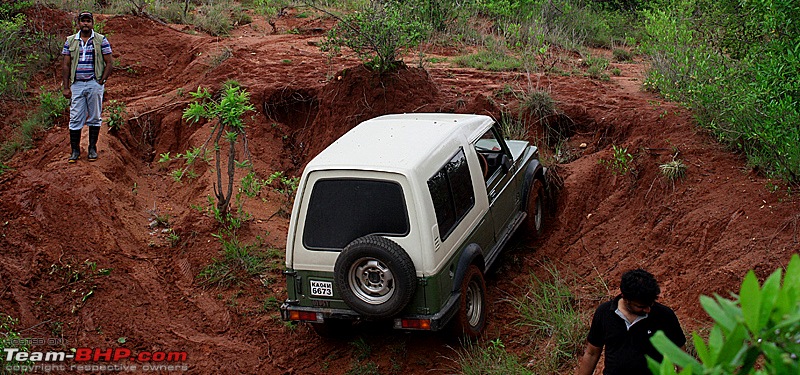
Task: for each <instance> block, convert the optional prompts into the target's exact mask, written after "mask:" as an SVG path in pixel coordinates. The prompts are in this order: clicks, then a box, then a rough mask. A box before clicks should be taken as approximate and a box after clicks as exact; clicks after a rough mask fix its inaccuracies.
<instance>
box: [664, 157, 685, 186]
mask: <svg viewBox="0 0 800 375" xmlns="http://www.w3.org/2000/svg"><path fill="white" fill-rule="evenodd" d="M658 168H659V169H660V170H661V174H662V175H664V177H666V178H667V179H668V180H670V181H675V180H679V179H681V178H683V177H685V176H686V164H684V163H683V161H681V160H680V159H676V160H673V161H670V162H668V163H664V164H661V165H659V166H658Z"/></svg>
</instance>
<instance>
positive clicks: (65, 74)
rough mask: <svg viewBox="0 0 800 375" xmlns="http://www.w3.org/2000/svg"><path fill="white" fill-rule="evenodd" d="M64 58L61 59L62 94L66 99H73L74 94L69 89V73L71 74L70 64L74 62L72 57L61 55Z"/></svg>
mask: <svg viewBox="0 0 800 375" xmlns="http://www.w3.org/2000/svg"><path fill="white" fill-rule="evenodd" d="M61 56H63V57H64V58H63V59H61V93H62V94H63V95H64V97H65V98H71V97H72V92H71V90H70V87H69V78H70V77H69V73H70V71H69V70H70V63H71V62H72V56H70V55H61Z"/></svg>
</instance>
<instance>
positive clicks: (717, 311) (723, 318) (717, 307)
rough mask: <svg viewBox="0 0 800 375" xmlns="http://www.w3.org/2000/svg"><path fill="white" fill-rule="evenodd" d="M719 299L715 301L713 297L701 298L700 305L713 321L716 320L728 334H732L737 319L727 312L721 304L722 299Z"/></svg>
mask: <svg viewBox="0 0 800 375" xmlns="http://www.w3.org/2000/svg"><path fill="white" fill-rule="evenodd" d="M717 297H718V298H717V300H716V301H715V300H714V299H713V298H711V297H708V296H700V304H701V305H702V306H703V309H704V310H706V312H707V313H708V316H710V317H711V319H714V321H715V322H717V324H719V325H720V326H721V327H722V328H724V329H725V331H726V332H730V331H732V330H733V328H734V327H735V326H736V319H735V317H733V316H731V315H729V314H728V313H726V312H725V310H724V309H723V308H722V305H721V304H720V302H719V299H721V297H719V296H717Z"/></svg>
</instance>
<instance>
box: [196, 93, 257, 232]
mask: <svg viewBox="0 0 800 375" xmlns="http://www.w3.org/2000/svg"><path fill="white" fill-rule="evenodd" d="M191 95H192V97H193V98H194V99H195V102H194V103H191V104H189V107H188V108H186V110H185V111H184V112H183V118H185V119H187V120H189V122H194V123H196V122H198V121H200V119H213V120H216V125H213V128H212V130H211V134H210V135H209V140H210V139H213V140H214V156H215V157H214V161H215V162H216V172H217V182H216V184H214V196H215V197H216V199H217V210H218V211H219V214H220V216H221V217H226V216H228V215H227V214H228V208H229V206H230V201H231V198H232V196H233V182H234V179H233V174H234V167H235V165H236V143H237V141H238V139H239V136H242V137H244V138H245V141H246V138H247V135H246V133H245V126H244V122H243V121H242V116H243V115H244V114H245V113H246V112H248V111H252V110H253V109H254V107H253V105H252V104H250V95H249V94H248V93H247V91H244V90H242V89H241V88H240V87H239V84H238V83H236V82H227V83H225V85H224V86H223V88H222V95H221V97H220V98H219V99H218V100H217V99H214V98H213V97H212V95H211V93H210V92H209V91H208V90H207V89H205V88H198V89H197V91H195V92H193V93H191ZM223 136H224V138H225V141H226V142H227V143H228V168H227V187H226V188H225V190H224V191H223V178H222V169H221V167H222V166H221V164H222V157H221V152H220V149H221V145H220V141H221V140H222V138H223ZM207 143H208V141H206V144H207ZM245 145H246V142H245ZM203 147H204V148H205V146H203ZM247 154H248V152H247V149H246V148H245V155H247Z"/></svg>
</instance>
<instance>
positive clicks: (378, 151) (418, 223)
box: [281, 114, 546, 336]
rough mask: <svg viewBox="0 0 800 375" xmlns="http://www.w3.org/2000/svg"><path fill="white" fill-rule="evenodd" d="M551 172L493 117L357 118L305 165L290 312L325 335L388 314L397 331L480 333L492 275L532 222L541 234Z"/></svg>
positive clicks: (293, 240) (290, 249) (294, 226)
mask: <svg viewBox="0 0 800 375" xmlns="http://www.w3.org/2000/svg"><path fill="white" fill-rule="evenodd" d="M545 173H546V170H545V168H543V167H542V166H541V164H539V160H538V150H537V148H536V147H535V146H531V145H529V144H528V142H527V141H519V140H505V139H504V138H503V136H502V134H501V132H500V127H499V126H497V125H496V124H495V122H494V121H493V120H492V118H490V117H487V116H480V115H463V114H401V115H386V116H381V117H377V118H374V119H372V120H369V121H366V122H363V123H361V124H359V125H358V126H356V127H355V128H353V129H352V130H350V131H349V132H347V133H346V134H345V135H343V136H342V137H341V138H339V139H338V140H337V141H335V142H334V143H333V144H331V145H330V146H329V147H328V148H326V149H325V150H324V151H322V152H321V153H320V154H319V155H317V156H316V157H315V158H314V159H313V160H311V161H310V162H309V163H308V165H307V166H306V168H305V170H304V171H303V175H302V177H301V179H300V183H299V186H298V189H297V196H296V198H295V202H294V208H293V211H292V216H291V221H290V223H289V233H288V236H287V243H286V271H285V274H286V278H287V293H288V299H287V300H286V301H285V302H284V303H283V304H282V306H281V316H282V318H283V319H284V320H291V321H306V322H310V323H312V325H313V327H314V328H315V330H317V332H318V333H320V334H325V333H329V332H331V330H332V329H335V328H337V327H341V326H342V325H343V324H350V321H353V320H359V319H364V320H390V319H391V320H393V325H394V327H395V328H398V329H412V330H431V331H436V330H440V329H442V328H444V327H445V326H446V325H447V323H448V322H450V321H453V323H454V324H453V327H454V328H455V329H456V330H458V331H459V332H462V333H464V334H467V335H469V336H477V335H479V334H480V333H481V331H482V330H483V328H484V325H485V321H486V311H487V305H486V298H485V293H486V284H485V282H484V276H483V275H484V273H485V272H486V270H487V269H489V268H490V267H491V266H492V264H493V263H494V262H495V260H497V257H498V255H499V254H500V251H501V250H502V248H503V246H504V245H505V244H506V242H507V241H508V240H509V238H510V237H511V235H512V234H513V233H514V232H515V230H516V229H517V228H518V227H519V226H520V225H521V224H522V223H523V222H526V221H527V222H528V223H529V225H527V226H528V227H530V228H529V230H530V231H531V233H532V234H537V232H538V234H540V233H541V229H542V219H543V215H542V213H543V202H542V200H543V199H544V180H545ZM527 216H530V217H529V218H528V219H527V220H526V217H527ZM453 318H455V319H453Z"/></svg>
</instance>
